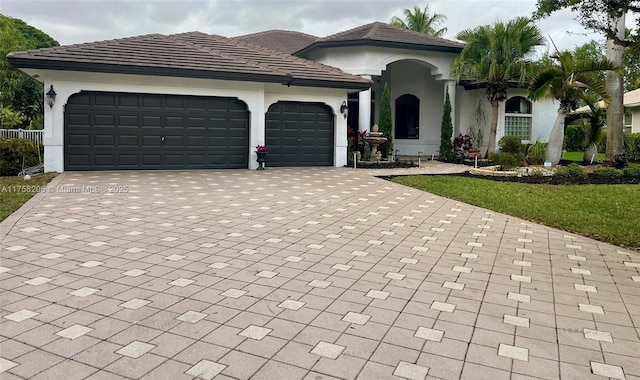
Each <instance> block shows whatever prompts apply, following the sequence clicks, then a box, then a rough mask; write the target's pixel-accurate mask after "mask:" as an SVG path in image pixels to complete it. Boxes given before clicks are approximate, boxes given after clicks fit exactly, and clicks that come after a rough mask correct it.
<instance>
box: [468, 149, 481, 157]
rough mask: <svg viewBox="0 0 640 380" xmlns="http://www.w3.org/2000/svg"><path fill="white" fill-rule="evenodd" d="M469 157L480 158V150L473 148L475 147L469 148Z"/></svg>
mask: <svg viewBox="0 0 640 380" xmlns="http://www.w3.org/2000/svg"><path fill="white" fill-rule="evenodd" d="M468 157H469V158H476V157H478V158H480V151H479V150H475V149H471V150H469V154H468Z"/></svg>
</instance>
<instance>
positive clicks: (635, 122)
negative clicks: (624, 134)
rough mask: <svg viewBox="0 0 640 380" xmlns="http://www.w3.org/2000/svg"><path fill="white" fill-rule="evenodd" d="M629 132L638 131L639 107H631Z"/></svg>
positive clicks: (639, 131) (639, 123)
mask: <svg viewBox="0 0 640 380" xmlns="http://www.w3.org/2000/svg"><path fill="white" fill-rule="evenodd" d="M631 123H632V124H631V132H632V133H640V107H635V108H632V109H631Z"/></svg>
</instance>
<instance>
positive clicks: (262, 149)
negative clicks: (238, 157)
mask: <svg viewBox="0 0 640 380" xmlns="http://www.w3.org/2000/svg"><path fill="white" fill-rule="evenodd" d="M256 156H258V158H257V159H256V161H257V162H258V168H257V169H256V170H264V163H265V162H266V161H267V146H266V145H257V146H256Z"/></svg>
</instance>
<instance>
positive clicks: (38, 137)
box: [0, 129, 44, 145]
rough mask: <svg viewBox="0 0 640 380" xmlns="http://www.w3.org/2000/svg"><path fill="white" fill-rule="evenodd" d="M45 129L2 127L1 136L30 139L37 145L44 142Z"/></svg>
mask: <svg viewBox="0 0 640 380" xmlns="http://www.w3.org/2000/svg"><path fill="white" fill-rule="evenodd" d="M43 132H44V131H43V130H35V131H29V130H26V129H0V137H8V138H19V139H25V140H29V141H31V142H32V143H34V144H35V145H40V144H42V135H43Z"/></svg>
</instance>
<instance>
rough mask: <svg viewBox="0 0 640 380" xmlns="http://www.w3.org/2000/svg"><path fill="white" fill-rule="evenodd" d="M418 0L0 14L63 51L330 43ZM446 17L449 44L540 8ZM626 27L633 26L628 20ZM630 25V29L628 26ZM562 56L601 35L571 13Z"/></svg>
mask: <svg viewBox="0 0 640 380" xmlns="http://www.w3.org/2000/svg"><path fill="white" fill-rule="evenodd" d="M425 4H426V2H425V1H421V0H384V1H383V0H339V1H338V0H173V1H170V0H153V1H148V0H100V1H99V0H0V13H2V14H4V15H7V16H11V17H15V18H19V19H22V20H23V21H25V22H26V23H28V24H30V25H32V26H35V27H36V28H38V29H40V30H42V31H44V32H45V33H47V34H49V35H50V36H51V37H53V38H54V39H56V40H57V41H58V42H60V44H61V45H68V44H74V43H82V42H89V41H100V40H108V39H114V38H120V37H130V36H135V35H141V34H148V33H161V34H173V33H180V32H188V31H200V32H205V33H212V34H219V35H223V36H227V37H232V36H237V35H243V34H249V33H255V32H259V31H263V30H268V29H286V30H296V31H300V32H304V33H308V34H312V35H315V36H320V37H323V36H326V35H329V34H333V33H337V32H339V31H343V30H347V29H350V28H353V27H356V26H360V25H364V24H367V23H370V22H374V21H383V22H388V21H389V19H390V18H391V17H392V16H402V10H403V9H405V8H413V6H415V5H420V6H421V7H424V5H425ZM429 4H430V7H431V10H432V12H437V13H441V14H443V15H445V16H446V17H447V21H446V22H445V23H444V26H446V27H447V28H448V32H447V34H446V35H445V38H449V39H455V35H456V34H457V33H458V32H460V31H462V30H464V29H468V28H473V27H475V26H478V25H486V24H492V23H494V22H496V21H506V20H509V19H511V18H513V17H516V16H531V14H532V12H533V11H534V10H535V7H536V1H535V0H431V1H429ZM627 19H628V18H627ZM627 21H628V22H627V23H628V24H632V23H633V22H632V20H631V22H629V21H630V20H627ZM538 26H539V27H540V29H541V31H542V33H543V35H544V36H545V37H547V38H549V37H551V39H553V41H554V42H555V44H556V45H557V46H558V47H559V48H560V49H573V48H574V47H575V46H577V45H581V44H583V43H585V42H588V41H590V40H592V39H600V38H601V37H600V35H598V34H594V33H592V32H590V31H586V30H585V29H584V28H583V27H582V26H581V25H580V24H579V23H578V22H577V21H576V20H575V15H574V14H572V13H571V12H570V11H567V10H565V11H561V12H557V13H554V14H553V15H552V16H551V17H549V18H546V19H544V20H541V21H539V22H538Z"/></svg>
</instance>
